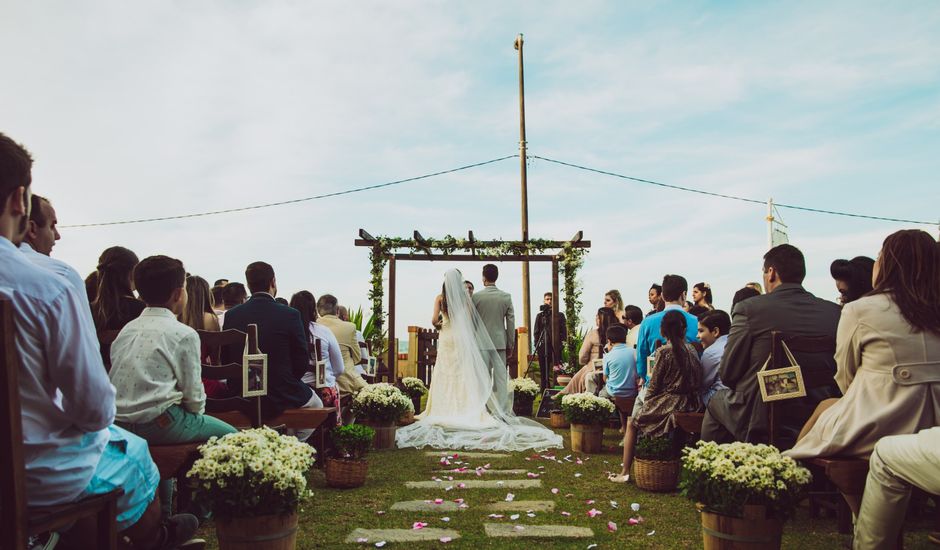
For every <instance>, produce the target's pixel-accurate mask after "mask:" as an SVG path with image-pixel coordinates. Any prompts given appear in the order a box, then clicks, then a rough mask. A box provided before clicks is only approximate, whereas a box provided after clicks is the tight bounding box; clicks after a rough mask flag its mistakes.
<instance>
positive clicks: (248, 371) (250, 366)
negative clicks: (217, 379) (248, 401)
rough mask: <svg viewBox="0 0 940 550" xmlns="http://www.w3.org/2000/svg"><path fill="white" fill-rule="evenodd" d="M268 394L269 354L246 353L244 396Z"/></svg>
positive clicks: (243, 369)
mask: <svg viewBox="0 0 940 550" xmlns="http://www.w3.org/2000/svg"><path fill="white" fill-rule="evenodd" d="M267 394H268V356H267V354H264V353H255V354H245V355H244V356H243V357H242V397H259V396H264V395H267Z"/></svg>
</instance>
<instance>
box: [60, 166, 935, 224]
mask: <svg viewBox="0 0 940 550" xmlns="http://www.w3.org/2000/svg"><path fill="white" fill-rule="evenodd" d="M518 157H519V155H518V154H514V155H507V156H505V157H499V158H495V159H490V160H486V161H483V162H475V163H473V164H465V165H463V166H458V167H456V168H450V169H447V170H440V171H438V172H432V173H429V174H424V175H421V176H414V177H410V178H405V179H400V180H395V181H389V182H386V183H378V184H374V185H367V186H364V187H356V188H353V189H346V190H344V191H334V192H332V193H324V194H321V195H313V196H310V197H301V198H297V199H290V200H283V201H277V202H269V203H264V204H255V205H251V206H242V207H238V208H226V209H224V210H212V211H207V212H195V213H191V214H178V215H172V216H159V217H153V218H141V219H133V220H119V221H110V222H98V223H83V224H75V225H62V226H60V227H62V228H84V227H106V226H111V225H128V224H137V223H150V222H160V221H169V220H182V219H188V218H200V217H204V216H216V215H219V214H231V213H234V212H245V211H248V210H259V209H262V208H272V207H275V206H285V205H288V204H297V203H300V202H307V201H313V200H320V199H326V198H331V197H338V196H342V195H349V194H353V193H361V192H364V191H372V190H375V189H382V188H385V187H391V186H394V185H401V184H404V183H410V182H414V181H419V180H425V179H429V178H434V177H437V176H443V175H446V174H453V173H455V172H461V171H463V170H469V169H471V168H478V167H481V166H486V165H488V164H494V163H497V162H501V161H504V160H508V159H511V158H518ZM528 158H529V159H538V160H544V161H545V162H550V163H553V164H558V165H561V166H566V167H568V168H574V169H577V170H583V171H586V172H592V173H595V174H601V175H604V176H610V177H614V178H619V179H624V180H629V181H632V182H635V183H642V184H646V185H654V186H657V187H662V188H665V189H672V190H674V191H684V192H686V193H696V194H699V195H705V196H709V197H715V198H721V199H729V200H736V201H741V202H747V203H751V204H761V205H766V204H767V201H765V200H760V199H752V198H748V197H739V196H736V195H729V194H726V193H718V192H715V191H706V190H704V189H696V188H693V187H684V186H681V185H673V184H669V183H661V182H658V181H653V180H648V179H643V178H637V177H633V176H626V175H623V174H618V173H616V172H610V171H607V170H601V169H598V168H591V167H589V166H582V165H580V164H574V163H571V162H565V161H561V160H556V159H552V158H547V157H542V156H538V155H529V156H528ZM774 206H775V207H777V208H788V209H791V210H801V211H804V212H812V213H816V214H828V215H831V216H845V217H849V218H861V219H866V220H877V221H884V222H895V223H910V224H917V225H930V226H937V225H940V223H938V222H930V221H921V220H909V219H903V218H893V217H887V216H873V215H868V214H856V213H852V212H839V211H836V210H827V209H823V208H813V207H809V206H799V205H793V204H784V203H778V202H775V203H774Z"/></svg>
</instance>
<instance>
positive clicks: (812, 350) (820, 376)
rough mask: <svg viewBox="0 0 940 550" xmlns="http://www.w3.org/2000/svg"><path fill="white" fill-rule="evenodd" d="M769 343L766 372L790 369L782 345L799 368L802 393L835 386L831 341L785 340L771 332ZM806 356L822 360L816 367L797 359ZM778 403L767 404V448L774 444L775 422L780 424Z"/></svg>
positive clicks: (817, 338) (819, 338)
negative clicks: (802, 385)
mask: <svg viewBox="0 0 940 550" xmlns="http://www.w3.org/2000/svg"><path fill="white" fill-rule="evenodd" d="M770 339H771V340H770V368H772V369H780V368H785V367H789V366H790V361H789V358H788V357H787V354H786V353H784V351H783V345H782V343H783V342H786V344H787V348H788V349H789V350H790V351H791V352H792V353H793V356H794V358H795V359H797V362H798V363H799V364H800V374H801V376H802V377H803V384H804V386H805V387H806V390H810V389H812V388H819V387H822V386H826V385H830V384H835V379H834V375H835V369H834V365H835V359H834V356H835V353H836V341H835V339H834V338H832V337H831V336H824V335H820V336H797V335H791V336H787V335H785V334H784V333H782V332H779V331H773V332H771V333H770ZM809 355H816V356H817V358H818V357H823V359H820V360H819V364H817V363H814V362H812V361H810V362H807V361H805V360H804V359H801V358H800V356H803V357H807V356H809ZM822 363H829V364H828V365H827V364H822ZM801 399H805V398H801ZM781 403H782V402H776V401H771V402H769V403H767V439H768V442H769V443H770V444H771V445H776V444H777V421H778V420H780V418H778V417H780V416H781V415H779V414H777V410H776V409H777V405H778V404H781Z"/></svg>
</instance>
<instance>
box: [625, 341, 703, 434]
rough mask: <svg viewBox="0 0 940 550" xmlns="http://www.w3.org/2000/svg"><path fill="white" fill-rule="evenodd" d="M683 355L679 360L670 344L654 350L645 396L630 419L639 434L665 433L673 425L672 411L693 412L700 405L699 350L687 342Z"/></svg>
mask: <svg viewBox="0 0 940 550" xmlns="http://www.w3.org/2000/svg"><path fill="white" fill-rule="evenodd" d="M685 356H686V360H684V361H680V358H678V357H676V355H675V353H673V349H672V344H666V345H665V346H662V347H661V348H659V349H658V350H656V355H655V366H654V367H653V371H652V374H651V375H650V382H649V387H648V388H647V389H646V398H645V400H644V401H643V407H642V408H641V409H640V412H639V414H637V415H636V416H635V417H634V419H633V422H634V425H636V427H637V428H638V429H639V432H640V433H639V434H640V435H641V436H645V437H660V436H664V435H668V434H669V433H671V432H672V430H674V429H675V428H676V424H675V422H674V421H673V419H672V413H674V412H694V411H698V410H700V409H701V408H702V400H701V397H700V395H699V389H700V388H699V386H701V384H702V365H701V363H699V359H698V352H697V351H696V350H695V348H693V347H692V346H691V345H689V344H686V345H685Z"/></svg>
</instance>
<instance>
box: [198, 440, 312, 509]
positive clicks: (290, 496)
mask: <svg viewBox="0 0 940 550" xmlns="http://www.w3.org/2000/svg"><path fill="white" fill-rule="evenodd" d="M199 451H200V452H201V453H202V458H200V459H199V460H197V461H196V462H195V464H193V467H192V468H191V469H190V470H189V473H188V474H187V477H189V478H192V479H194V480H195V481H196V494H195V497H196V499H197V500H198V501H200V502H202V503H205V504H206V505H208V506H209V508H210V509H211V510H212V512H213V514H215V515H216V516H217V517H222V518H240V517H254V516H266V515H272V514H288V513H291V512H294V511H296V510H297V507H298V505H299V504H300V502H301V501H302V500H303V499H304V498H306V497H307V496H309V492H308V491H307V477H306V473H307V470H309V469H310V466H312V465H313V455H314V453H315V451H314V450H313V447H311V446H310V445H308V444H307V443H304V442H302V441H299V440H298V439H297V438H296V437H293V436H288V435H280V434H278V433H277V432H276V431H274V430H272V429H270V428H256V429H253V430H245V431H241V432H237V433H233V434H228V435H225V436H223V437H221V438H216V437H213V438H211V439H209V441H208V442H206V443H205V444H203V445H200V446H199Z"/></svg>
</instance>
